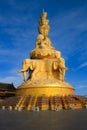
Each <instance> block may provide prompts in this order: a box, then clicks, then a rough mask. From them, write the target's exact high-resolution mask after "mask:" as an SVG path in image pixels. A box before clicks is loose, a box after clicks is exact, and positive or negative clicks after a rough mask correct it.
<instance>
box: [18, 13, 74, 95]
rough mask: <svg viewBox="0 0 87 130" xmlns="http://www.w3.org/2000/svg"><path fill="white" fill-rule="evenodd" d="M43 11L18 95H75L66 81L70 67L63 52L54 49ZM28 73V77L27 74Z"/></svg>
mask: <svg viewBox="0 0 87 130" xmlns="http://www.w3.org/2000/svg"><path fill="white" fill-rule="evenodd" d="M46 17H47V13H46V12H44V11H43V12H42V15H41V17H40V21H39V27H38V32H39V34H38V36H37V38H36V46H35V49H34V50H32V51H31V52H30V59H25V60H24V61H23V64H22V69H21V70H19V72H21V73H23V76H24V83H23V84H21V85H20V86H19V87H18V89H17V95H25V96H26V95H29V94H31V95H34V96H40V95H43V94H45V95H47V96H51V95H62V96H63V95H73V94H74V89H73V87H72V86H71V85H70V84H68V83H66V82H65V73H66V71H67V70H68V68H67V67H66V66H65V60H64V58H62V57H61V52H60V51H57V50H55V49H54V47H53V46H52V44H51V40H50V38H49V37H48V34H49V31H50V26H49V20H47V19H46ZM26 73H28V77H27V76H26Z"/></svg>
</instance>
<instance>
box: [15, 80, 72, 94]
mask: <svg viewBox="0 0 87 130" xmlns="http://www.w3.org/2000/svg"><path fill="white" fill-rule="evenodd" d="M17 95H20V96H28V95H32V96H40V95H47V96H54V95H59V96H65V95H74V88H73V87H72V86H71V85H70V84H68V83H66V82H62V81H59V80H53V81H52V80H42V81H41V80H36V81H32V80H28V81H26V82H24V83H23V84H21V85H20V86H19V87H18V89H17Z"/></svg>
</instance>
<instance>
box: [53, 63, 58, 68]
mask: <svg viewBox="0 0 87 130" xmlns="http://www.w3.org/2000/svg"><path fill="white" fill-rule="evenodd" d="M57 68H58V62H57V61H54V62H53V69H54V70H57Z"/></svg>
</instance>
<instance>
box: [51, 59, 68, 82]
mask: <svg viewBox="0 0 87 130" xmlns="http://www.w3.org/2000/svg"><path fill="white" fill-rule="evenodd" d="M53 69H54V70H58V73H59V80H62V81H64V80H65V78H64V77H65V71H67V70H69V69H68V68H67V67H65V61H64V59H63V58H58V60H57V61H54V62H53Z"/></svg>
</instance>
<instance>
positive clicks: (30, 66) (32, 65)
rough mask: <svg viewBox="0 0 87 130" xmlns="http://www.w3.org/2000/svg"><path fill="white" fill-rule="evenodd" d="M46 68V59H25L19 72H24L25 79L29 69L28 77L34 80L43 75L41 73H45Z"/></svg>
mask: <svg viewBox="0 0 87 130" xmlns="http://www.w3.org/2000/svg"><path fill="white" fill-rule="evenodd" d="M44 69H45V63H44V61H40V60H38V61H37V60H30V59H25V60H24V61H23V65H22V69H21V70H19V71H18V72H22V73H23V77H24V81H26V80H27V76H26V72H27V71H29V77H28V79H31V80H34V79H36V77H38V76H39V78H40V77H41V75H40V74H39V73H41V74H42V73H43V70H44Z"/></svg>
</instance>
